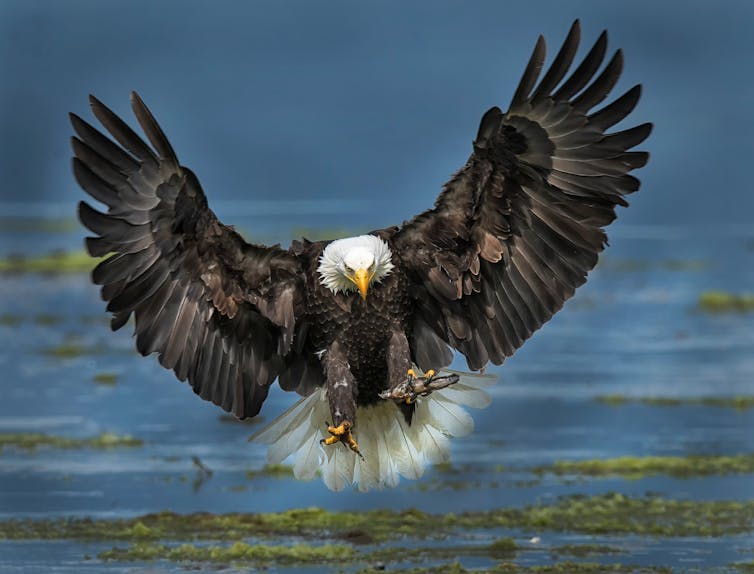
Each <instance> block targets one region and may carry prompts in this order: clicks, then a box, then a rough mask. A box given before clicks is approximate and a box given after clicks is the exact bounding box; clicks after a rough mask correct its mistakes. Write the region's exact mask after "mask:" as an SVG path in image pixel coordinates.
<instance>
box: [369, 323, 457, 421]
mask: <svg viewBox="0 0 754 574" xmlns="http://www.w3.org/2000/svg"><path fill="white" fill-rule="evenodd" d="M388 371H389V372H390V387H389V388H388V389H387V390H385V391H383V392H381V393H380V398H382V399H390V400H392V401H394V402H395V404H396V405H398V408H399V409H401V411H402V412H403V415H404V417H405V418H406V422H407V423H408V424H411V418H412V417H413V414H414V409H415V407H416V405H415V402H416V399H417V398H418V397H426V396H428V395H430V394H431V393H432V392H433V391H437V390H440V389H444V388H445V387H448V386H450V385H453V384H455V383H457V382H458V379H459V377H458V375H456V374H450V375H447V376H437V374H436V373H435V371H434V370H432V369H429V370H428V371H426V372H425V373H424V374H423V375H421V376H417V374H416V371H414V369H413V368H411V351H410V348H409V346H408V340H407V339H406V335H405V334H404V333H403V332H394V333H393V335H392V337H391V339H390V346H389V350H388Z"/></svg>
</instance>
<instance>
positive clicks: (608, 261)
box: [598, 255, 712, 273]
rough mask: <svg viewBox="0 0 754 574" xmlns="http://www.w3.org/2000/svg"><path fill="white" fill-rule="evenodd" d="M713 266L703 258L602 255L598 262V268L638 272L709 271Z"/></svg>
mask: <svg viewBox="0 0 754 574" xmlns="http://www.w3.org/2000/svg"><path fill="white" fill-rule="evenodd" d="M711 266H712V264H711V262H709V261H705V260H703V259H664V260H662V261H649V260H646V259H631V258H614V257H609V256H605V255H602V256H600V258H599V262H598V269H605V270H608V271H617V272H620V273H636V272H642V271H654V270H660V271H674V272H689V271H693V272H698V271H707V270H708V269H709V268H710V267H711Z"/></svg>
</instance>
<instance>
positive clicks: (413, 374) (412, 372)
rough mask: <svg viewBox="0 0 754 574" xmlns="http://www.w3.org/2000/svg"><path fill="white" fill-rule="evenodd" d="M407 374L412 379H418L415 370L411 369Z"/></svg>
mask: <svg viewBox="0 0 754 574" xmlns="http://www.w3.org/2000/svg"><path fill="white" fill-rule="evenodd" d="M406 374H407V375H408V376H409V377H412V378H414V379H415V378H416V371H414V370H413V369H409V370H408V372H407V373H406Z"/></svg>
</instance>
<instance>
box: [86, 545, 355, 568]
mask: <svg viewBox="0 0 754 574" xmlns="http://www.w3.org/2000/svg"><path fill="white" fill-rule="evenodd" d="M354 553H355V551H354V549H353V548H351V547H350V546H346V545H341V544H324V545H322V546H310V545H308V544H294V545H291V546H270V545H264V544H247V543H245V542H235V543H234V544H232V545H231V546H193V545H191V544H182V545H180V546H167V545H164V544H153V543H140V544H134V545H133V546H130V547H128V548H113V549H112V550H107V551H105V552H102V553H100V554H99V556H98V558H99V559H100V560H116V561H118V562H134V561H150V560H171V561H176V562H184V561H185V562H212V563H221V564H224V563H250V564H255V565H265V564H287V565H302V564H312V563H317V564H331V563H334V562H344V561H349V560H352V559H353V556H354Z"/></svg>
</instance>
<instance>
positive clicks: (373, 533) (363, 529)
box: [0, 493, 754, 542]
mask: <svg viewBox="0 0 754 574" xmlns="http://www.w3.org/2000/svg"><path fill="white" fill-rule="evenodd" d="M494 528H507V529H522V530H525V531H534V532H541V531H543V530H544V531H547V530H550V531H556V532H579V533H584V534H594V535H604V534H610V535H612V534H637V535H642V536H674V537H677V536H713V537H714V536H725V535H730V534H736V533H742V532H751V531H754V501H745V502H740V501H722V500H719V501H693V500H678V499H672V498H664V497H657V496H643V497H632V496H626V495H623V494H619V493H609V494H604V495H598V496H579V495H574V496H568V497H564V498H562V499H560V500H558V501H556V502H554V503H552V504H545V503H541V504H535V505H529V506H524V507H521V508H516V507H512V508H497V509H493V510H488V511H478V512H462V513H447V514H433V513H428V512H423V511H420V510H403V511H393V510H384V509H381V510H369V511H327V510H323V509H321V508H304V509H294V510H288V511H285V512H276V513H259V514H244V513H235V514H210V513H198V514H188V515H184V514H176V513H173V512H160V513H155V514H148V515H144V516H140V517H137V518H128V519H113V520H109V519H97V520H95V519H89V518H82V519H79V518H64V519H54V518H53V519H42V520H32V519H11V520H5V521H0V539H15V540H20V539H45V540H54V539H71V540H131V541H149V540H152V541H157V540H166V539H167V540H224V541H234V540H243V539H246V538H250V537H253V538H260V539H277V538H279V537H281V536H297V537H302V538H306V539H318V538H323V539H331V540H332V539H336V540H348V539H349V538H351V537H354V536H356V535H358V537H359V539H360V540H364V541H367V540H368V541H375V542H377V541H387V540H396V539H402V538H406V537H409V538H416V539H427V538H438V537H445V536H449V535H451V534H457V533H460V532H470V531H475V530H483V529H494Z"/></svg>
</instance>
